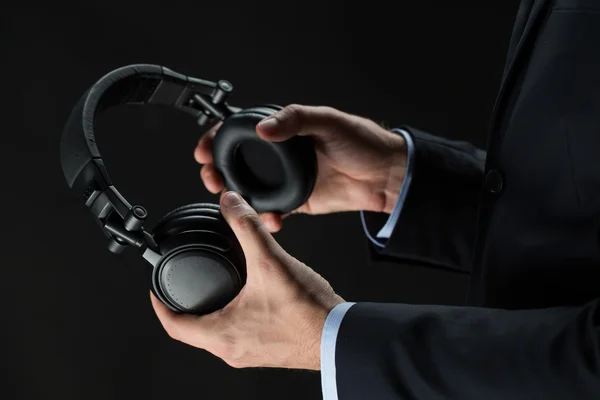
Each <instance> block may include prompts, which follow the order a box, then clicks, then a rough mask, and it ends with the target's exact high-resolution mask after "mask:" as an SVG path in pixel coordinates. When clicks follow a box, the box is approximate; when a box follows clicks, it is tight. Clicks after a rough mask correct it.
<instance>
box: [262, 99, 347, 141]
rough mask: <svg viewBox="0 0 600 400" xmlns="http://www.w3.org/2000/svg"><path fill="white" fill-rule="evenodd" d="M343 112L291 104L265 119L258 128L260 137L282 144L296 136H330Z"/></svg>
mask: <svg viewBox="0 0 600 400" xmlns="http://www.w3.org/2000/svg"><path fill="white" fill-rule="evenodd" d="M341 114H342V113H341V111H338V110H336V109H334V108H331V107H323V106H303V105H299V104H291V105H289V106H287V107H285V108H284V109H283V110H281V111H278V112H276V113H275V114H273V115H271V116H269V117H267V118H265V119H263V120H262V121H260V122H259V123H258V125H257V126H256V133H257V134H258V136H259V137H260V138H261V139H263V140H267V141H270V142H281V141H284V140H288V139H291V138H292V137H294V136H297V135H298V136H319V137H323V136H326V135H328V134H329V133H330V132H331V131H332V129H330V128H332V127H334V126H335V124H336V123H337V122H339V120H340V117H341Z"/></svg>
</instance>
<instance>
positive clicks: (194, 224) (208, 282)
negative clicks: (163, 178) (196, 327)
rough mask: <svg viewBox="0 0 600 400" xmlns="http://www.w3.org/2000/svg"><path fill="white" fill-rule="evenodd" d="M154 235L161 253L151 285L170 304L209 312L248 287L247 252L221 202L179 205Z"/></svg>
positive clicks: (190, 311) (162, 221) (176, 309)
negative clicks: (225, 215)
mask: <svg viewBox="0 0 600 400" xmlns="http://www.w3.org/2000/svg"><path fill="white" fill-rule="evenodd" d="M152 237H153V238H154V241H155V242H156V243H157V245H158V249H159V252H160V254H162V258H161V260H160V261H159V262H158V264H157V266H156V267H155V268H154V269H153V270H152V278H151V281H152V289H153V292H154V294H155V295H156V296H157V297H158V298H159V299H160V300H161V301H162V302H163V303H165V304H166V305H167V306H169V307H170V308H171V309H173V310H175V311H178V312H185V313H193V314H200V315H202V314H207V313H210V312H213V311H216V310H218V309H220V308H222V307H224V306H225V305H227V303H229V302H230V301H231V300H232V299H233V298H234V297H235V296H236V295H237V294H238V293H239V292H240V290H241V289H242V287H243V286H244V284H245V282H246V260H245V257H244V253H243V251H242V249H241V247H240V245H239V242H238V241H237V238H236V237H235V235H234V233H233V231H232V230H231V228H230V227H229V225H228V224H227V222H226V221H225V219H224V218H223V216H222V215H221V212H220V211H219V206H218V205H216V204H209V203H198V204H189V205H185V206H182V207H179V208H176V209H175V210H173V211H171V212H169V213H168V214H166V215H165V216H164V217H163V218H162V219H161V220H160V221H159V222H158V223H157V224H156V226H155V228H154V230H153V232H152Z"/></svg>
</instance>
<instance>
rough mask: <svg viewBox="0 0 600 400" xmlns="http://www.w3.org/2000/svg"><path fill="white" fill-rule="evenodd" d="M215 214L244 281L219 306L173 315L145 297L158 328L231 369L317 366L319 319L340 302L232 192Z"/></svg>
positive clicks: (322, 324) (322, 281) (223, 198)
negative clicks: (228, 233) (231, 240)
mask: <svg viewBox="0 0 600 400" xmlns="http://www.w3.org/2000/svg"><path fill="white" fill-rule="evenodd" d="M221 213H222V214H223V216H224V217H225V219H226V221H227V223H228V224H229V225H230V226H231V228H232V230H233V232H234V233H235V235H236V237H237V238H238V240H239V242H240V244H241V246H242V250H243V251H244V254H245V256H246V268H247V273H248V276H247V281H246V285H245V286H244V287H243V289H242V291H241V292H240V293H239V294H238V296H237V297H236V298H235V299H233V300H232V301H231V302H230V303H229V304H228V305H227V306H225V307H224V308H223V309H221V310H218V311H215V312H214V313H211V314H208V315H203V316H195V315H189V314H176V313H173V312H172V311H171V310H169V309H168V308H167V307H166V306H164V305H163V304H162V303H160V301H158V299H156V298H155V297H154V296H153V295H152V294H151V300H152V306H153V307H154V310H155V311H156V314H157V316H158V318H159V320H160V322H161V323H162V325H163V327H164V328H165V330H166V331H167V333H168V334H169V336H171V337H172V338H173V339H176V340H179V341H181V342H184V343H187V344H189V345H192V346H194V347H198V348H201V349H205V350H207V351H209V352H210V353H212V354H214V355H215V356H217V357H219V358H221V359H222V360H223V361H225V362H226V363H227V364H229V365H230V366H232V367H235V368H247V367H275V368H292V369H308V370H319V369H320V349H321V332H322V330H323V327H324V324H325V320H326V318H327V315H328V314H329V311H331V309H333V307H335V306H336V305H338V304H340V303H343V302H344V300H343V299H342V298H341V297H340V296H338V295H337V294H335V292H334V291H333V289H332V288H331V286H330V285H329V283H328V282H327V281H326V280H325V279H324V278H323V277H321V276H320V275H319V274H317V273H316V272H315V271H313V270H312V269H311V268H309V267H308V266H306V265H305V264H303V263H302V262H300V261H298V260H297V259H295V258H294V257H292V256H290V255H289V254H288V253H286V252H285V251H284V250H283V248H281V246H280V245H279V244H278V243H277V242H276V241H275V239H274V238H273V236H271V234H270V233H269V231H268V230H267V229H266V228H265V226H264V225H263V224H262V222H261V220H260V217H259V216H258V215H257V213H256V212H255V211H254V210H253V209H252V208H251V207H250V206H249V205H248V203H246V202H245V201H244V200H243V199H242V197H241V196H239V195H238V194H237V193H233V192H227V193H225V194H223V196H221Z"/></svg>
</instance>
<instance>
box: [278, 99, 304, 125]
mask: <svg viewBox="0 0 600 400" xmlns="http://www.w3.org/2000/svg"><path fill="white" fill-rule="evenodd" d="M281 114H282V115H283V118H284V119H285V120H288V121H289V122H290V123H291V124H292V125H297V126H301V125H302V120H303V116H304V114H305V107H304V106H301V105H300V104H290V105H288V106H287V107H285V108H284V109H283V110H281Z"/></svg>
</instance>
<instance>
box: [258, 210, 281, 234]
mask: <svg viewBox="0 0 600 400" xmlns="http://www.w3.org/2000/svg"><path fill="white" fill-rule="evenodd" d="M283 218H284V216H280V215H278V214H275V213H272V212H266V213H262V214H260V219H261V220H262V222H263V224H265V226H266V227H267V229H268V230H269V232H279V231H280V230H281V227H282V225H283V224H282V219H283Z"/></svg>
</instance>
